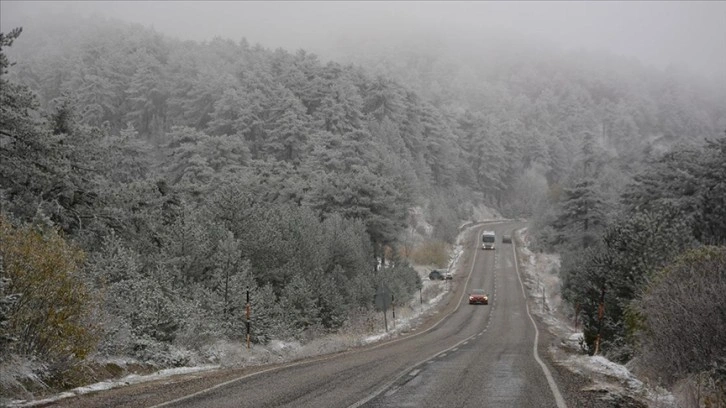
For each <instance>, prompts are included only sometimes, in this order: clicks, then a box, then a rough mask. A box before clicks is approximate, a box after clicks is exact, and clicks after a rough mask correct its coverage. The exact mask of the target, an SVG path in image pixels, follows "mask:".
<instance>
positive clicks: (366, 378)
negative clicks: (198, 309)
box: [156, 223, 565, 408]
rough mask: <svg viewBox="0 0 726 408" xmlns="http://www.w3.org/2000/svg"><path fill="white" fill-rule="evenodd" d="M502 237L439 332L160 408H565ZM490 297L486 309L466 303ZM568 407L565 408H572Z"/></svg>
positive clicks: (500, 227)
mask: <svg viewBox="0 0 726 408" xmlns="http://www.w3.org/2000/svg"><path fill="white" fill-rule="evenodd" d="M515 227H517V224H515V223H498V224H490V225H487V226H481V227H479V228H477V231H478V232H477V234H475V235H474V236H475V237H478V236H479V235H480V231H481V230H483V229H490V230H495V231H496V233H497V248H496V249H495V250H493V251H492V250H482V249H479V247H480V244H479V242H478V239H476V241H474V240H472V242H471V243H470V244H468V247H467V250H466V251H465V253H464V254H463V255H462V256H463V258H462V259H461V261H462V262H461V263H460V269H459V271H458V273H457V274H456V276H455V280H454V282H453V285H454V286H453V287H454V290H455V292H454V295H453V296H452V297H451V298H450V300H449V302H448V303H447V304H446V305H445V307H444V309H443V310H442V312H441V313H440V314H439V316H442V317H443V318H442V319H441V320H439V321H438V323H435V322H432V324H430V325H429V326H428V327H422V328H421V329H420V330H419V331H418V333H416V332H414V334H412V335H408V336H406V337H404V338H400V339H398V340H395V341H391V342H386V343H382V344H379V345H376V346H372V347H367V348H363V349H356V350H352V351H348V352H345V353H341V354H335V355H330V356H326V357H322V358H318V359H313V360H311V361H310V360H308V361H302V362H298V363H294V364H292V365H282V366H277V367H274V368H270V369H267V370H262V371H260V372H257V373H254V374H250V375H246V376H244V377H242V378H239V379H233V380H231V381H228V382H227V383H226V384H225V385H221V386H217V387H216V388H214V389H211V390H207V391H203V390H202V391H197V392H196V393H195V394H193V395H192V396H190V397H184V398H182V399H177V400H173V401H171V402H167V403H163V404H159V405H156V406H157V407H161V406H168V407H255V408H261V407H296V408H304V407H315V408H320V407H361V406H362V407H517V408H527V407H537V408H547V407H558V402H557V401H556V397H555V395H558V393H559V391H557V386H556V385H555V382H554V381H555V380H553V379H552V377H549V378H548V377H547V375H546V374H545V372H548V371H549V370H551V368H549V367H548V366H546V365H545V363H542V362H541V361H537V358H536V357H535V354H534V344H535V336H536V335H538V333H537V332H536V329H535V326H534V324H533V321H532V320H531V319H530V317H529V315H528V312H527V309H526V304H525V300H526V299H525V296H524V292H523V289H522V287H521V284H520V279H519V277H518V273H517V270H516V267H515V256H514V251H513V244H502V243H501V236H502V234H503V233H505V232H507V233H511V232H512V230H513V229H514V228H515ZM474 288H481V289H484V290H486V291H487V292H488V293H489V294H490V302H489V305H488V306H485V305H469V304H468V302H467V298H466V293H468V291H469V290H470V289H474ZM564 406H565V405H564V401H562V400H561V399H560V401H559V408H562V407H564Z"/></svg>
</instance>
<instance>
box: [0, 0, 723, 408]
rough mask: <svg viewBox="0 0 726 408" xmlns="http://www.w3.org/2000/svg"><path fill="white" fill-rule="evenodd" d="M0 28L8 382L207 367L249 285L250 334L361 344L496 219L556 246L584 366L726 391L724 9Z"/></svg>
mask: <svg viewBox="0 0 726 408" xmlns="http://www.w3.org/2000/svg"><path fill="white" fill-rule="evenodd" d="M0 11H1V18H2V20H1V22H2V28H1V29H0V32H1V33H2V37H0V108H1V110H0V114H1V115H2V116H0V277H1V278H2V279H1V280H0V329H2V332H0V372H1V373H3V375H2V376H0V386H2V387H3V388H2V389H3V391H4V393H7V394H12V395H16V396H17V395H26V396H27V395H28V393H33V392H35V391H37V390H38V388H36V387H39V386H41V385H42V384H47V385H50V386H51V387H54V388H57V389H63V388H68V387H72V386H75V385H81V384H83V383H85V382H88V381H90V380H92V379H91V378H88V377H87V375H88V373H89V372H91V370H86V369H85V368H86V367H93V364H97V363H98V361H102V359H103V358H110V357H113V356H124V357H127V358H135V359H138V360H139V361H142V362H145V363H149V364H155V365H157V366H160V367H169V366H179V365H185V364H189V363H190V362H193V361H196V362H198V361H204V360H205V359H210V358H212V356H209V355H207V354H205V350H208V349H209V347H208V345H209V344H211V343H213V342H217V341H229V342H236V343H239V342H240V340H241V339H240V336H241V333H243V330H244V320H243V317H242V316H243V310H244V303H243V301H242V295H241V294H242V293H244V292H245V291H246V289H247V288H248V287H249V289H250V291H251V292H252V294H253V298H254V299H257V300H259V301H258V303H256V305H255V311H256V313H255V314H254V316H253V324H254V327H255V328H256V329H255V331H254V335H253V338H252V340H253V341H254V342H255V343H256V344H266V343H269V342H270V341H272V340H294V341H300V342H306V341H311V340H312V339H316V338H319V337H320V336H324V335H327V334H331V333H340V332H345V331H346V330H352V329H355V328H356V325H357V324H358V325H362V323H361V322H365V321H368V320H367V319H369V316H371V315H372V314H373V313H374V306H373V304H372V302H371V299H372V298H373V296H374V294H375V292H376V287H377V285H378V284H379V282H385V283H386V284H387V285H388V286H389V287H390V289H391V290H392V291H393V292H394V293H395V299H396V300H397V301H398V302H401V305H400V306H404V305H405V304H406V302H407V301H408V300H409V299H411V298H412V296H413V294H414V293H415V292H416V291H417V289H418V288H420V285H421V282H420V278H419V275H418V274H417V273H416V272H415V271H414V270H413V268H412V267H411V263H412V262H416V261H417V260H419V261H420V260H424V259H426V260H429V259H444V260H445V259H446V253H445V248H446V245H448V244H453V242H454V239H455V237H456V235H457V232H458V231H457V227H458V226H459V225H460V223H461V222H462V221H464V220H472V219H475V214H476V207H477V206H479V205H481V204H484V205H486V206H488V207H491V208H494V209H495V210H497V211H499V212H500V213H501V214H503V215H504V216H507V217H520V216H521V217H527V218H529V219H530V221H531V233H532V236H533V237H534V242H533V246H534V247H535V249H539V250H543V251H549V252H557V253H559V254H561V256H562V264H561V268H560V269H561V270H560V271H559V272H560V276H561V278H562V279H563V284H564V287H563V293H562V295H563V298H564V299H565V300H566V302H567V304H568V305H569V307H570V310H569V311H568V313H570V314H571V315H574V314H575V313H579V314H580V315H579V316H578V317H579V319H580V321H581V322H583V326H584V327H583V332H584V343H583V351H584V352H588V353H594V352H596V351H597V352H599V353H601V354H604V355H606V356H607V357H609V358H611V359H613V360H616V361H619V362H623V363H624V362H628V361H631V362H636V363H638V364H640V366H639V369H640V370H641V371H642V372H643V373H644V374H646V375H650V376H651V377H652V378H653V379H654V380H659V381H662V382H663V383H664V385H668V386H678V385H679V384H684V383H685V384H695V385H694V386H697V387H698V389H703V390H706V391H705V392H706V393H709V392H710V393H712V394H713V395H715V398H724V396H723V393H722V392H721V394H719V391H718V390H719V387H721V386H722V385H721V384H723V381H724V379H723V375H722V373H723V372H724V369H725V368H726V356H725V355H724V351H723V350H725V348H724V343H725V342H726V339H724V338H723V335H722V333H724V331H723V330H722V328H723V327H724V322H725V321H726V316H724V315H723V310H724V309H723V305H722V304H720V303H718V302H717V301H716V300H714V301H712V302H711V301H708V299H709V296H711V297H712V296H713V290H712V289H713V287H715V286H712V285H709V282H710V281H713V282H723V279H724V278H723V275H724V270H725V269H724V266H725V264H726V260H725V258H724V254H723V245H724V242H726V223H725V222H724V220H726V213H725V211H726V187H725V186H724V184H723V180H726V137H725V134H724V131H725V130H726V88H725V87H724V84H726V81H724V73H726V63H725V59H724V58H726V45H725V39H726V31H725V30H726V28H724V27H726V24H723V22H724V17H726V14H725V13H726V4H724V3H717V2H703V3H698V2H683V3H680V2H664V3H661V2H642V3H613V2H593V3H589V2H588V3H583V2H578V3H569V2H567V3H564V2H563V3H543V2H533V3H493V2H481V3H479V2H462V3H459V2H440V3H439V2H422V3H413V2H401V3H387V2H386V3H384V2H356V3H348V2H335V3H333V2H315V3H298V2H272V3H268V2H264V3H263V2H260V3H252V2H240V3H237V2H203V3H202V2H199V3H197V2H183V3H176V2H76V3H66V2H12V1H3V2H1V3H0ZM16 27H22V28H23V29H22V32H21V31H20V30H15V28H16ZM278 47H281V48H278ZM317 54H319V55H320V56H318V55H317ZM421 218H425V221H426V224H423V223H419V221H420V219H421ZM422 224H423V225H422ZM414 232H415V233H416V234H413V233H414ZM412 235H416V236H419V235H424V236H425V238H424V240H423V241H421V240H418V241H415V240H411V239H410V237H411V236H412ZM384 259H385V260H388V261H389V262H381V260H384ZM420 263H422V264H423V263H428V261H426V262H423V261H421V262H420ZM441 266H445V265H441ZM692 266H698V267H699V268H700V269H702V270H703V273H697V274H693V273H692V271H693V268H692ZM701 266H702V268H701ZM673 276H676V277H683V279H688V280H689V281H691V282H694V283H698V285H696V286H694V287H693V288H692V290H691V291H689V290H684V289H683V288H682V287H680V286H678V285H676V286H675V287H674V286H672V285H669V283H670V282H669V277H673ZM41 283H42V285H41ZM605 294H606V295H605ZM689 296H697V297H700V299H701V300H703V299H706V300H705V301H702V302H700V303H699V304H698V309H697V313H682V311H683V310H682V308H678V307H675V308H672V309H669V308H662V307H661V305H662V304H663V302H664V300H663V299H671V300H672V301H673V302H674V303H675V304H676V305H681V304H683V305H688V304H691V302H690V300H689ZM601 300H602V303H603V304H604V306H605V309H604V310H606V313H605V315H604V316H602V317H601V316H599V315H598V310H599V309H600V308H601V304H600V303H601ZM666 301H667V300H666ZM699 318H701V319H702V320H698V319H699ZM43 319H45V320H43ZM694 320H695V321H694ZM670 322H690V323H693V325H692V326H689V327H693V328H692V329H691V331H692V333H691V334H692V335H694V336H696V337H698V336H700V335H708V336H709V338H710V339H711V340H713V343H712V344H711V345H710V347H707V348H705V347H700V346H699V345H700V343H698V342H693V341H690V340H688V339H686V340H684V341H682V342H679V343H677V344H676V343H669V344H671V345H673V349H672V350H670V351H669V352H668V353H660V352H659V350H660V349H661V348H662V347H664V345H663V343H662V341H661V340H662V339H659V338H656V337H654V336H655V335H656V334H655V333H656V332H662V331H672V332H678V329H679V328H678V327H673V326H672V325H670ZM699 328H700V329H699ZM698 330H701V332H700V333H694V332H697V331H698ZM719 335H720V337H719ZM694 345H695V346H699V347H695V346H694ZM682 350H691V351H694V350H695V351H694V353H695V354H684V353H683V352H682ZM679 356H680V357H682V358H684V359H687V360H679V359H678V357H679ZM665 359H667V361H666V360H665ZM634 364H635V363H634ZM663 367H669V369H671V370H672V373H671V375H669V376H668V377H667V378H665V377H661V378H657V377H658V376H657V375H656V374H657V371H658V370H660V369H663ZM721 389H722V388H721ZM5 390H7V391H5ZM704 395H705V394H704Z"/></svg>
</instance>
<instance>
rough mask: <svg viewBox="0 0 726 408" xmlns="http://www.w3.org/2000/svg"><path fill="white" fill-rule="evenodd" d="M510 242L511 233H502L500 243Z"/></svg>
mask: <svg viewBox="0 0 726 408" xmlns="http://www.w3.org/2000/svg"><path fill="white" fill-rule="evenodd" d="M511 243H512V236H511V235H503V236H502V244H511Z"/></svg>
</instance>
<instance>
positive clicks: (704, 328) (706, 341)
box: [633, 246, 726, 387]
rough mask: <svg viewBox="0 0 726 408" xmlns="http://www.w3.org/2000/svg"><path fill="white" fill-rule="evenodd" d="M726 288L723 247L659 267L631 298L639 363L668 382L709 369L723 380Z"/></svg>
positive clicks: (725, 251) (719, 383)
mask: <svg viewBox="0 0 726 408" xmlns="http://www.w3.org/2000/svg"><path fill="white" fill-rule="evenodd" d="M724 293H726V247H724V246H721V247H713V246H709V247H703V248H699V249H695V250H691V251H689V252H687V253H685V254H684V255H682V256H681V257H679V258H677V259H676V260H675V261H674V262H673V263H672V264H670V265H669V266H667V267H666V268H664V269H662V270H661V271H659V272H658V273H657V274H656V276H655V277H654V278H653V279H652V280H651V282H650V283H649V284H648V285H647V287H646V289H645V292H644V294H643V297H642V298H641V299H640V300H638V301H636V302H635V304H634V308H633V309H634V312H633V313H635V314H637V316H638V317H639V318H640V322H641V330H640V331H639V333H638V337H637V338H638V340H639V343H638V344H639V352H640V354H641V356H642V359H643V364H644V365H645V366H647V368H649V369H650V371H652V372H654V373H658V376H660V378H661V379H662V381H663V382H665V384H666V385H672V384H673V383H675V382H676V381H679V380H684V379H687V378H688V377H689V376H693V375H700V374H701V373H705V372H709V371H711V372H712V378H713V379H714V381H715V382H714V384H715V386H720V387H723V386H724V385H726V374H725V373H726V370H724V366H726V365H725V364H723V362H726V296H724ZM717 362H721V367H717Z"/></svg>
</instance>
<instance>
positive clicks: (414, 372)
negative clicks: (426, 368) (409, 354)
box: [408, 369, 421, 377]
mask: <svg viewBox="0 0 726 408" xmlns="http://www.w3.org/2000/svg"><path fill="white" fill-rule="evenodd" d="M420 372H421V370H420V369H416V370H413V371H411V372H410V373H408V375H410V376H411V377H415V376H417V375H418V373H420Z"/></svg>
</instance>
